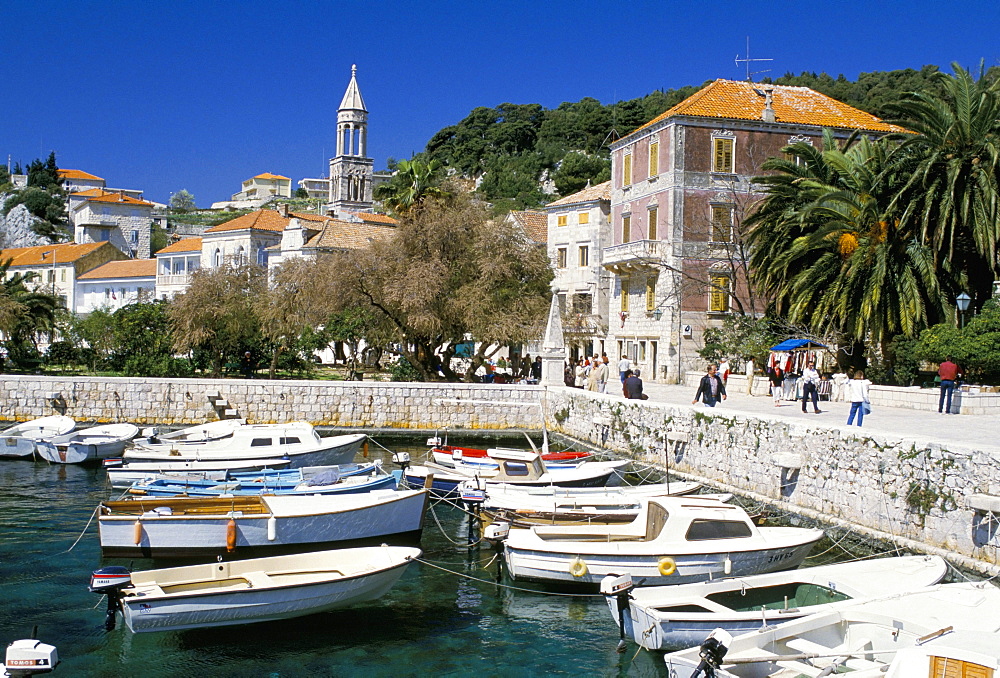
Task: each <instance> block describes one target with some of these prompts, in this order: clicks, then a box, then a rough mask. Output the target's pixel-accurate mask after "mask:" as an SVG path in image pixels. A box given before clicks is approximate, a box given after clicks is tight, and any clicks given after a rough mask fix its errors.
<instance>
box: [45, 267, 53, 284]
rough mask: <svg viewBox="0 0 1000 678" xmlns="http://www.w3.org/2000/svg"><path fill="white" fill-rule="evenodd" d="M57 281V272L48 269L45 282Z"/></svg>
mask: <svg viewBox="0 0 1000 678" xmlns="http://www.w3.org/2000/svg"><path fill="white" fill-rule="evenodd" d="M55 281H56V272H55V271H52V270H49V271H46V272H45V282H50V283H51V282H55Z"/></svg>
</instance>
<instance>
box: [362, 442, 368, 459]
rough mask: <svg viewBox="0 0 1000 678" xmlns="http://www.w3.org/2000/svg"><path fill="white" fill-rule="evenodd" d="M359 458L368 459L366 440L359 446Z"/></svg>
mask: <svg viewBox="0 0 1000 678" xmlns="http://www.w3.org/2000/svg"><path fill="white" fill-rule="evenodd" d="M361 456H362V457H364V458H365V459H367V458H368V441H367V440H366V441H365V442H364V444H363V445H362V446H361Z"/></svg>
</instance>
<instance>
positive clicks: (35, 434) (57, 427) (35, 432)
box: [0, 414, 76, 458]
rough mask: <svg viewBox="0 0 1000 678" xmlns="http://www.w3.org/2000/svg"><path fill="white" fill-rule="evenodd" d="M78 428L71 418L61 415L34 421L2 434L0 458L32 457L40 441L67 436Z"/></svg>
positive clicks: (17, 425)
mask: <svg viewBox="0 0 1000 678" xmlns="http://www.w3.org/2000/svg"><path fill="white" fill-rule="evenodd" d="M75 428H76V422H75V421H73V419H72V418H71V417H66V416H63V415H61V414H57V415H53V416H51V417H42V418H40V419H32V420H31V421H26V422H23V423H20V424H15V425H14V426H11V427H10V428H7V429H4V430H3V431H2V432H0V437H2V441H0V458H2V457H12V458H20V457H30V456H32V455H34V454H35V452H36V450H37V445H36V443H37V442H38V441H39V440H50V439H52V438H55V437H57V436H62V435H66V434H67V433H70V432H71V431H72V430H73V429H75Z"/></svg>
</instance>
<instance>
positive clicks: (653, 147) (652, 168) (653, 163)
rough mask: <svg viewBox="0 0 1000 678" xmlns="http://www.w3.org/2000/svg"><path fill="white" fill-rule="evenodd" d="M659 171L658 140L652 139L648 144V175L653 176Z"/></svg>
mask: <svg viewBox="0 0 1000 678" xmlns="http://www.w3.org/2000/svg"><path fill="white" fill-rule="evenodd" d="M659 173H660V142H658V141H654V142H653V143H651V144H650V145H649V176H651V177H655V176H656V175H657V174H659Z"/></svg>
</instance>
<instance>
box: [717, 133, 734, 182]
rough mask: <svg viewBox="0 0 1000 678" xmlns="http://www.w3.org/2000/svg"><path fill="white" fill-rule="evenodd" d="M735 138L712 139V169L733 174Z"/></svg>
mask: <svg viewBox="0 0 1000 678" xmlns="http://www.w3.org/2000/svg"><path fill="white" fill-rule="evenodd" d="M734 143H735V140H734V139H727V138H721V137H720V138H715V139H712V171H713V172H726V173H728V174H732V172H733V171H734V170H733V144H734Z"/></svg>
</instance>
